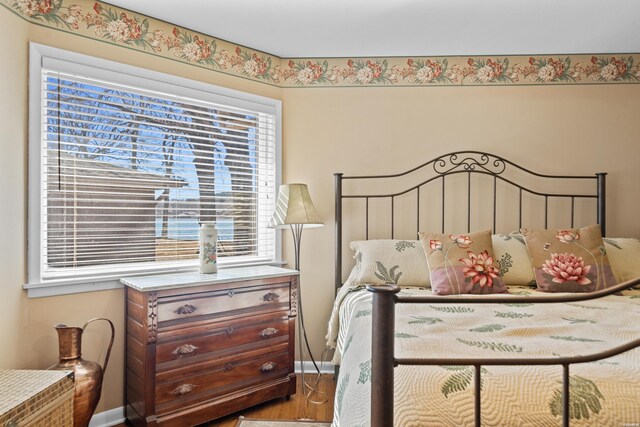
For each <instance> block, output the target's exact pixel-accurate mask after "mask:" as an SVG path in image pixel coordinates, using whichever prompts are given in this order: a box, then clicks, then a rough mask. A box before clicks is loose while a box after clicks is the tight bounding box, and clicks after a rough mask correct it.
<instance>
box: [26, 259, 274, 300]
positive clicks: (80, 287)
mask: <svg viewBox="0 0 640 427" xmlns="http://www.w3.org/2000/svg"><path fill="white" fill-rule="evenodd" d="M286 264H287V262H286V261H272V262H258V263H243V264H237V265H236V264H233V265H229V264H227V265H225V266H220V267H219V268H221V269H225V268H234V267H245V266H250V265H273V266H277V267H281V266H284V265H286ZM196 270H197V268H188V269H184V270H182V271H185V272H187V271H196ZM156 273H157V274H158V275H161V274H168V273H176V270H171V271H158V272H156ZM141 274H142V275H148V274H150V273H149V272H148V271H145V272H141V273H140V274H131V275H128V276H127V277H131V276H136V275H141ZM154 274H155V273H154ZM122 287H123V285H122V283H120V278H119V277H116V278H113V277H109V278H103V279H100V278H85V279H62V280H55V281H53V280H52V281H50V282H47V283H27V284H25V285H24V286H23V289H25V290H26V291H27V297H28V298H44V297H52V296H58V295H70V294H79V293H84V292H96V291H107V290H112V289H120V288H122Z"/></svg>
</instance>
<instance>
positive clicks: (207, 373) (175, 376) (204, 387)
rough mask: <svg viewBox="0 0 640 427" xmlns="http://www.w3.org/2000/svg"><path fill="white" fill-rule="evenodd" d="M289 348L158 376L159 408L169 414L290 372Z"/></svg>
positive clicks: (282, 346) (250, 353) (163, 373)
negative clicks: (177, 409) (186, 406)
mask: <svg viewBox="0 0 640 427" xmlns="http://www.w3.org/2000/svg"><path fill="white" fill-rule="evenodd" d="M289 365H290V360H289V349H288V345H287V344H286V343H285V344H281V345H277V346H273V347H271V348H268V349H261V350H259V351H249V352H246V353H241V354H237V355H233V356H231V357H228V358H225V359H221V360H219V361H217V362H216V363H212V364H211V365H207V366H206V367H205V366H202V367H198V366H193V367H187V368H185V369H176V370H172V371H167V372H162V373H158V374H156V408H157V409H158V411H159V412H170V411H171V410H175V409H176V408H183V407H184V406H185V405H190V404H196V403H198V402H200V401H204V400H207V399H210V398H212V397H215V396H218V395H221V394H225V393H229V392H231V391H234V390H238V389H241V388H244V387H247V386H250V385H254V384H257V383H262V382H266V381H269V380H272V379H276V378H282V377H283V376H286V375H287V374H288V373H289V372H290V366H289Z"/></svg>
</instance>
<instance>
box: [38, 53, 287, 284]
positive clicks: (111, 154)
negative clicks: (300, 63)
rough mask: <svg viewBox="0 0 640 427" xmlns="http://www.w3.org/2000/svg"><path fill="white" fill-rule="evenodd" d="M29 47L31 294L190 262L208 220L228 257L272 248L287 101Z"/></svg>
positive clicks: (270, 256)
mask: <svg viewBox="0 0 640 427" xmlns="http://www.w3.org/2000/svg"><path fill="white" fill-rule="evenodd" d="M31 58H32V59H31V61H32V69H31V100H30V102H31V111H30V114H31V118H30V120H31V123H30V131H31V136H30V138H31V141H30V153H29V161H30V173H29V177H30V182H29V186H30V198H29V204H30V206H29V212H30V219H29V227H30V235H29V247H30V253H29V284H28V285H27V286H26V287H27V288H28V289H29V290H30V294H34V295H35V294H38V293H41V294H46V293H47V292H51V291H50V290H49V291H43V289H48V288H50V287H51V286H52V285H54V286H57V287H59V288H60V287H65V289H66V290H64V291H62V292H60V291H59V290H58V291H55V292H54V293H65V292H69V291H71V288H69V287H68V286H69V285H71V284H75V285H76V289H75V290H73V291H77V290H88V289H89V290H90V289H98V288H99V289H104V288H105V287H113V286H117V279H118V278H119V277H123V276H126V275H134V274H150V273H152V272H163V271H178V270H185V269H194V268H196V266H197V259H198V253H197V251H198V230H199V226H200V224H201V223H203V222H215V223H216V225H217V228H218V230H219V263H220V266H221V267H224V266H229V265H241V264H258V263H272V262H274V261H275V260H276V257H277V255H279V254H277V253H276V252H277V251H276V248H277V246H278V245H277V242H276V235H275V232H274V230H271V229H268V228H267V224H268V221H269V218H270V217H271V214H272V212H273V208H274V203H275V195H276V189H277V183H278V181H279V169H278V163H279V152H280V150H279V137H280V135H279V113H280V103H279V101H276V100H271V99H268V98H261V97H257V96H253V95H248V94H244V93H239V92H235V91H229V90H225V89H221V88H218V87H215V86H211V85H206V84H202V83H198V82H193V81H189V80H186V79H179V78H176V77H172V76H166V75H163V74H160V73H153V72H150V71H147V70H143V69H139V68H134V67H129V66H124V65H122V64H116V63H112V62H109V61H103V60H98V59H96V58H90V57H86V56H83V55H78V54H72V53H70V52H65V51H60V50H58V49H52V48H47V47H44V46H38V45H32V57H31ZM34 63H35V64H34ZM34 104H35V105H34ZM34 113H35V114H34ZM34 116H35V117H34ZM78 286H79V287H78Z"/></svg>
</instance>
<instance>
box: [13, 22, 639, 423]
mask: <svg viewBox="0 0 640 427" xmlns="http://www.w3.org/2000/svg"><path fill="white" fill-rule="evenodd" d="M0 27H1V28H3V30H4V34H11V37H3V38H1V39H0V58H2V76H1V77H2V78H0V87H1V88H2V90H1V91H0V93H2V98H0V129H2V136H3V138H2V140H1V142H0V143H1V144H3V153H5V154H4V155H3V156H1V157H0V176H1V177H2V182H3V183H5V185H3V186H2V189H1V190H0V191H1V195H2V200H3V201H4V203H5V206H4V207H3V209H1V210H0V212H1V215H2V216H1V220H0V227H1V228H0V232H1V234H0V235H1V236H2V240H1V241H0V271H2V272H3V275H2V277H3V280H2V286H3V287H4V291H3V294H2V298H1V299H0V312H1V313H3V316H2V318H3V320H4V323H3V326H0V342H2V347H3V349H5V351H3V352H1V353H0V368H46V367H48V366H50V365H51V364H53V363H54V362H55V360H56V355H57V339H56V336H55V331H54V330H53V325H54V324H56V323H59V322H62V323H67V324H70V325H82V324H83V323H84V321H86V320H87V319H88V318H90V317H96V316H104V317H108V318H110V319H112V320H114V322H115V323H116V327H117V340H116V345H115V347H114V352H113V355H112V358H113V359H112V362H111V365H110V367H109V371H110V372H109V375H108V376H107V379H106V382H105V386H104V390H103V398H102V401H101V403H100V406H99V407H98V412H100V411H103V410H107V409H110V408H114V407H118V406H120V405H121V404H122V380H123V369H124V368H123V365H124V363H123V360H124V357H123V356H124V355H123V333H124V329H123V319H122V318H123V305H122V291H121V290H116V291H105V292H93V293H85V294H78V295H72V296H59V297H52V298H42V299H27V298H26V296H25V292H24V291H22V289H21V285H22V284H23V283H24V282H25V280H26V244H25V242H26V188H27V168H26V165H27V157H26V156H27V124H26V123H27V89H28V88H27V61H28V56H27V52H28V41H35V42H38V43H42V44H47V45H51V46H55V47H60V48H64V49H69V50H73V51H76V52H80V53H85V54H90V55H95V56H99V57H102V58H106V59H111V60H116V61H119V62H124V63H128V64H132V65H137V66H141V67H145V68H150V69H153V70H157V71H162V72H166V73H171V74H175V75H179V76H183V77H188V78H192V79H196V80H201V81H205V82H210V83H214V84H218V85H221V86H225V87H229V88H233V89H239V90H243V91H247V92H252V93H256V94H259V95H264V96H269V97H273V98H278V99H282V100H283V111H284V117H283V126H284V138H283V156H284V165H283V167H284V169H283V173H284V181H285V182H294V181H300V182H306V183H308V184H309V187H310V191H311V195H312V197H313V199H314V202H315V204H316V206H317V208H318V211H319V213H320V215H321V216H322V217H323V218H324V220H325V224H326V226H325V227H324V228H321V229H310V230H306V231H305V232H304V237H303V239H302V245H303V248H302V260H301V264H302V270H303V273H302V284H303V294H304V300H305V305H304V308H305V320H306V323H307V327H308V333H309V335H310V338H311V340H312V345H313V348H314V352H315V355H316V357H318V356H319V355H320V353H321V351H322V349H323V343H324V334H325V330H326V321H327V319H328V317H329V311H330V307H331V304H332V302H333V295H334V290H333V232H334V227H333V175H332V174H333V172H337V171H340V172H344V173H346V174H357V173H370V172H372V171H379V172H396V171H399V170H404V169H406V168H409V167H411V166H414V165H416V164H417V163H418V162H419V161H423V160H425V159H428V158H431V157H433V156H436V155H439V154H442V153H444V152H449V151H453V150H457V149H477V150H486V151H491V152H495V153H497V154H500V155H503V156H505V157H507V158H509V159H511V160H513V161H516V162H523V163H525V164H527V165H529V166H530V167H531V168H533V169H535V170H538V171H541V172H550V173H559V172H567V173H580V174H590V173H592V172H594V171H595V170H604V171H607V172H609V173H610V175H609V187H608V190H609V193H608V194H609V203H608V209H609V211H608V212H609V217H608V224H609V235H611V236H614V235H619V236H634V237H640V222H639V221H637V219H636V218H635V215H636V214H635V212H636V211H637V210H638V209H640V201H639V200H638V199H639V198H638V188H637V186H638V183H639V182H640V169H638V168H637V163H638V160H640V144H638V143H637V141H636V139H637V135H639V134H640V121H638V120H637V112H638V111H640V85H617V86H615V85H607V86H604V85H594V86H552V87H542V86H533V87H464V88H461V87H440V88H438V87H431V88H326V89H325V88H317V89H313V88H312V89H280V88H275V87H271V86H268V85H264V84H259V83H255V82H250V81H247V80H244V79H240V78H236V77H231V76H227V75H223V74H220V73H215V72H211V71H207V70H204V69H200V68H197V67H191V66H187V65H184V64H180V63H176V62H174V61H170V60H167V59H162V58H156V57H152V56H149V55H145V54H141V53H138V52H134V51H131V50H128V49H123V48H119V47H115V46H111V45H107V44H104V43H99V42H96V41H93V40H89V39H85V38H81V37H78V36H73V35H69V34H65V33H62V32H58V31H52V30H50V29H46V28H42V27H38V26H35V25H29V24H27V23H26V22H24V21H23V20H21V19H19V18H17V17H16V16H14V15H13V14H11V13H9V12H8V11H6V10H0ZM634 138H636V139H634ZM564 167H566V169H565V168H564ZM7 184H8V185H7ZM290 253H291V238H290V236H289V235H288V234H286V235H285V257H286V254H290ZM87 335H88V337H87V339H88V342H87V345H86V349H87V351H86V353H85V355H86V357H87V358H88V359H91V360H98V359H99V360H101V359H102V357H104V351H102V353H99V350H96V349H103V348H104V347H105V341H106V335H107V330H106V329H102V328H101V327H99V326H97V325H96V326H95V327H94V328H93V329H92V332H90V333H89V332H88V333H87Z"/></svg>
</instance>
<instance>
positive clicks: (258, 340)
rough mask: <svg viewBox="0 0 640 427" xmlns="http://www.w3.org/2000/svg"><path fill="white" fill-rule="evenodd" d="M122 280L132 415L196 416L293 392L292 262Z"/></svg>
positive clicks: (132, 418)
mask: <svg viewBox="0 0 640 427" xmlns="http://www.w3.org/2000/svg"><path fill="white" fill-rule="evenodd" d="M121 281H122V283H124V284H125V285H126V286H125V304H126V309H125V313H126V325H127V340H126V385H125V402H124V403H125V408H126V417H127V419H128V421H129V423H131V424H133V425H134V426H156V425H170V426H193V425H196V424H201V423H204V422H206V421H209V420H213V419H216V418H219V417H222V416H225V415H228V414H230V413H233V412H236V411H239V410H242V409H244V408H247V407H250V406H253V405H256V404H258V403H262V402H265V401H267V400H271V399H275V398H279V397H287V398H288V397H289V396H290V395H291V394H293V393H295V390H296V377H295V374H294V371H293V358H294V337H295V316H296V308H297V305H296V302H297V301H296V295H297V286H298V272H297V271H295V270H288V269H284V268H277V267H270V266H258V267H242V268H229V269H220V270H219V271H218V273H215V274H198V273H179V274H177V273H176V274H169V275H159V276H145V277H132V278H127V279H122V280H121Z"/></svg>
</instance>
